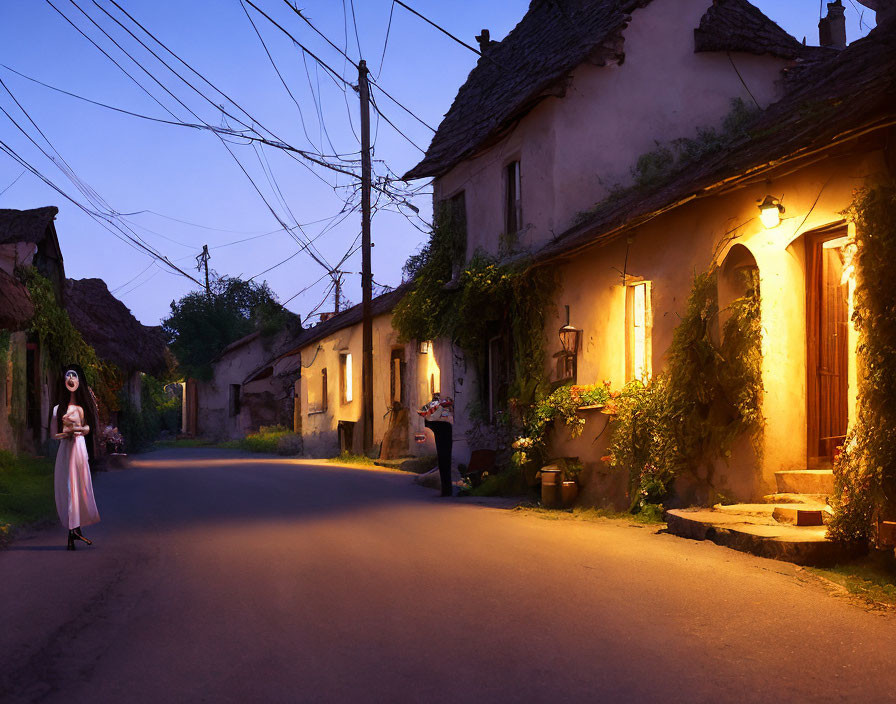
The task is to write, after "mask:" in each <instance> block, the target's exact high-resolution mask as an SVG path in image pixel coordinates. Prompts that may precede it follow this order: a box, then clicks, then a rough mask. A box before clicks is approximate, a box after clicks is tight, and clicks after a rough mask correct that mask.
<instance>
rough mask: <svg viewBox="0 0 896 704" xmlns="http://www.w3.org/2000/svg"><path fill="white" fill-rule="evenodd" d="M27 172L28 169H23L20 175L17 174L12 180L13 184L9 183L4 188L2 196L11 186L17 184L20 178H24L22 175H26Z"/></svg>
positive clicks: (0, 192) (0, 194)
mask: <svg viewBox="0 0 896 704" xmlns="http://www.w3.org/2000/svg"><path fill="white" fill-rule="evenodd" d="M26 172H27V169H23V170H22V173H20V174H19V175H18V176H16V177H15V178H14V179H13V180H12V183H11V184H9V185H8V186H7V187H6V188H4V189H3V190H2V191H0V196H2V195H3V194H4V193H6V192H7V191H8V190H9V189H10V188H12V187H13V186H15V185H16V182H17V181H18V180H19V179H20V178H22V176H24V175H25V173H26Z"/></svg>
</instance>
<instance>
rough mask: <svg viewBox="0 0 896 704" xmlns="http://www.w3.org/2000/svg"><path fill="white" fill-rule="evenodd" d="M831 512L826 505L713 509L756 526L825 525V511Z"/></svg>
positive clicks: (764, 505) (747, 505)
mask: <svg viewBox="0 0 896 704" xmlns="http://www.w3.org/2000/svg"><path fill="white" fill-rule="evenodd" d="M826 509H827V510H830V509H828V507H827V506H826V505H825V504H824V503H800V504H792V503H781V504H730V505H727V506H722V505H721V504H717V505H716V506H714V507H713V511H716V512H718V513H720V514H722V515H725V516H739V517H741V518H742V520H743V521H744V522H745V523H753V524H756V525H773V524H774V523H787V524H790V525H795V526H821V525H825V520H824V517H825V510H826Z"/></svg>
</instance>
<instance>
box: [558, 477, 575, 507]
mask: <svg viewBox="0 0 896 704" xmlns="http://www.w3.org/2000/svg"><path fill="white" fill-rule="evenodd" d="M578 494H579V485H578V484H576V483H575V482H574V481H565V482H563V484H562V485H561V487H560V501H561V502H562V503H563V506H564V507H565V508H569V507H570V506H572V505H573V503H574V502H575V500H576V496H578Z"/></svg>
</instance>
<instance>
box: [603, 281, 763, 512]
mask: <svg viewBox="0 0 896 704" xmlns="http://www.w3.org/2000/svg"><path fill="white" fill-rule="evenodd" d="M745 276H746V281H745V288H746V291H745V293H744V295H743V296H742V297H741V298H738V299H737V300H735V301H733V302H732V303H731V304H730V306H729V307H728V309H727V312H728V313H729V314H730V317H729V318H728V320H727V321H726V323H725V324H724V326H723V328H722V339H721V341H720V342H719V341H717V340H716V339H715V337H716V336H715V335H714V332H713V331H714V328H715V325H716V323H717V320H716V319H717V317H718V315H719V308H718V302H717V293H716V292H717V290H718V289H717V283H716V273H715V272H714V271H710V272H707V273H704V274H701V275H699V276H697V277H696V278H695V280H694V287H693V290H692V291H691V294H690V297H689V298H688V303H687V309H686V311H685V314H684V316H683V317H682V320H681V323H680V324H679V325H678V327H677V328H676V330H675V333H674V336H673V339H672V344H671V346H670V348H669V352H668V354H667V360H668V363H667V365H666V369H665V370H664V371H663V372H662V373H660V374H658V375H657V376H656V378H654V379H653V380H652V381H651V382H649V383H648V384H646V385H642V384H640V383H638V382H635V383H633V384H630V385H629V386H627V387H626V388H625V389H624V390H623V393H621V394H620V395H619V397H618V399H616V400H615V401H614V403H613V409H612V410H614V411H615V412H616V414H617V415H616V420H615V421H614V424H613V434H612V436H611V440H610V447H609V454H608V455H607V456H606V457H605V458H604V460H605V461H606V462H608V463H609V464H610V465H612V466H614V467H618V468H620V469H625V470H627V471H628V473H629V478H630V481H631V496H632V504H633V505H632V508H633V510H635V511H637V510H641V509H644V508H646V507H647V506H648V505H652V504H658V503H660V502H661V501H663V500H665V498H666V496H667V494H668V493H669V492H670V490H671V489H672V483H673V480H674V479H675V478H676V477H677V476H680V475H682V474H685V473H692V474H694V475H695V476H700V475H701V474H702V476H704V477H705V478H706V481H707V482H708V483H709V485H710V487H712V486H713V474H714V463H715V462H716V461H717V460H719V459H723V458H726V457H728V456H729V455H730V451H731V446H732V444H733V442H734V441H735V440H736V439H737V438H738V437H740V436H741V435H743V434H744V433H746V434H747V435H748V436H749V437H750V438H751V440H752V441H753V446H754V449H755V451H756V454H757V456H758V455H760V454H761V441H762V430H763V427H764V420H763V417H762V410H761V403H762V392H763V387H762V348H761V328H760V318H759V278H758V274H757V272H755V270H750V271H748V272H747V273H746V274H745Z"/></svg>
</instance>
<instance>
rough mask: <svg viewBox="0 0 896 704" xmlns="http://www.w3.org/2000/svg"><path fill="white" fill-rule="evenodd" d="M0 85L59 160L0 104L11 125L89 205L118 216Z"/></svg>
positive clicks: (2, 85)
mask: <svg viewBox="0 0 896 704" xmlns="http://www.w3.org/2000/svg"><path fill="white" fill-rule="evenodd" d="M0 87H2V88H3V89H4V90H5V91H6V92H7V93H8V94H9V97H10V98H12V100H13V102H14V103H15V104H16V106H17V107H18V108H19V110H21V112H22V114H23V115H25V117H26V118H27V119H28V121H29V122H30V123H31V124H32V125H33V126H34V128H35V129H36V130H37V132H38V134H40V136H41V137H42V138H43V140H44V141H45V142H46V143H47V145H48V146H49V148H50V149H51V150H52V151H53V152H54V153H55V154H56V156H57V157H58V158H59V161H56V160H55V159H54V158H53V157H52V156H50V155H49V154H48V153H47V152H46V150H45V149H44V148H43V147H41V145H39V144H38V143H37V141H36V140H35V139H34V138H33V137H32V136H31V135H30V134H28V132H27V130H25V129H24V128H23V127H22V126H21V125H20V124H19V123H18V122H17V121H16V120H15V119H14V118H13V117H12V115H10V114H9V113H8V112H7V111H6V110H5V109H4V108H3V107H2V106H0V111H2V112H3V114H4V115H6V117H7V118H8V119H9V121H10V122H12V123H13V125H15V127H16V129H18V130H19V132H21V133H22V134H23V135H24V136H25V137H26V138H27V139H28V140H29V141H30V142H31V143H32V144H33V145H34V146H35V147H37V148H38V150H40V152H41V153H42V154H43V155H44V156H45V157H46V158H47V159H49V160H50V161H51V162H53V163H54V164H55V165H56V167H57V168H58V169H59V170H60V171H62V172H63V174H65V176H66V177H67V178H68V179H69V180H70V181H71V182H72V183H73V184H74V185H75V187H76V188H77V189H78V190H79V191H80V192H81V193H82V195H84V196H85V197H86V198H87V200H88V201H89V202H90V203H91V205H92V206H93V207H94V208H95V209H97V210H106V211H108V213H109V216H110V217H111V218H116V217H120V216H121V213H116V212H115V211H114V210H113V208H112V207H111V206H110V205H109V204H108V203H107V202H106V201H105V200H104V199H103V198H102V197H101V196H100V195H99V193H97V192H96V190H94V189H93V188H92V187H91V186H90V185H89V184H88V183H86V182H85V181H84V180H83V179H81V178H80V177H79V176H78V175H77V174H76V173H75V170H74V169H73V168H72V166H71V165H70V164H69V163H68V162H67V161H66V160H65V157H63V156H62V154H61V153H60V152H59V150H57V149H56V148H55V147H54V146H53V143H52V142H51V141H50V139H49V138H48V137H47V135H46V134H45V133H44V132H43V131H42V130H41V129H40V127H39V126H38V124H37V123H36V122H35V121H34V119H33V118H32V117H31V115H30V114H29V113H28V111H27V110H26V109H25V107H24V106H23V105H22V104H21V103H20V102H19V101H18V99H17V98H16V97H15V95H14V94H13V93H12V91H10V89H9V88H8V87H7V85H6V84H5V83H4V82H3V80H2V79H0ZM60 162H61V163H60ZM116 223H117V225H118V227H119V229H121V224H120V223H118V221H116ZM125 229H127V230H128V231H129V232H130V233H131V235H133V237H134V238H136V239H137V240H139V241H140V242H141V243H143V245H146V246H147V247H148V246H149V243H148V242H146V240H144V239H143V238H142V237H140V235H138V234H137V233H136V232H134V231H133V230H132V229H131V228H129V227H127V228H125ZM123 234H125V236H126V237H128V239H132V238H131V236H130V235H128V234H127V233H123ZM153 251H154V254H155V255H156V256H160V257H161V255H160V254H159V253H158V252H157V251H155V250H153Z"/></svg>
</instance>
